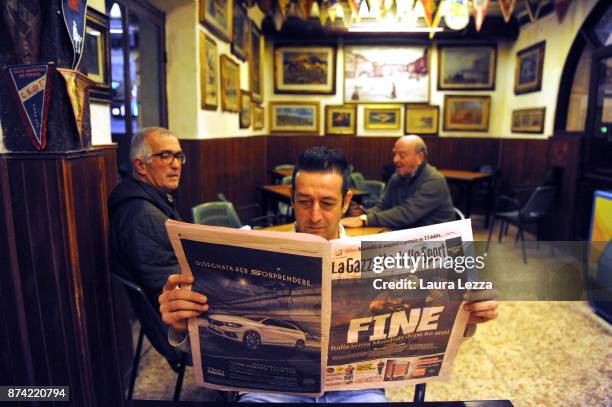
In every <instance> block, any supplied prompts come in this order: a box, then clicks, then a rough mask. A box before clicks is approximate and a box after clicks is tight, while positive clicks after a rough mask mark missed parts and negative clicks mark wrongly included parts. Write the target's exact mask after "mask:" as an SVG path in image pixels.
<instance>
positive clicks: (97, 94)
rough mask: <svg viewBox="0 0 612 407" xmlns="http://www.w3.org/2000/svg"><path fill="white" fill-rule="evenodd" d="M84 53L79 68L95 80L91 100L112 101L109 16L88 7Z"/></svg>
mask: <svg viewBox="0 0 612 407" xmlns="http://www.w3.org/2000/svg"><path fill="white" fill-rule="evenodd" d="M83 47H84V54H83V58H82V60H81V63H80V64H79V66H78V68H77V69H78V70H79V71H80V72H81V73H83V74H85V75H86V76H87V77H88V78H89V79H91V80H92V81H94V86H93V87H92V88H91V89H90V91H89V96H90V99H91V100H94V101H100V102H105V103H106V102H110V96H111V94H110V93H111V87H110V37H109V18H108V16H106V15H104V14H102V13H100V12H99V11H97V10H94V9H93V8H91V7H87V15H86V19H85V41H84V44H83Z"/></svg>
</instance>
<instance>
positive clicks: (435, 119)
mask: <svg viewBox="0 0 612 407" xmlns="http://www.w3.org/2000/svg"><path fill="white" fill-rule="evenodd" d="M439 120H440V107H439V106H430V105H406V116H405V119H404V132H405V133H406V134H417V135H422V134H438V123H439Z"/></svg>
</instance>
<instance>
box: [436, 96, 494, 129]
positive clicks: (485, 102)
mask: <svg viewBox="0 0 612 407" xmlns="http://www.w3.org/2000/svg"><path fill="white" fill-rule="evenodd" d="M490 111H491V96H465V95H444V130H448V131H488V130H489V112H490Z"/></svg>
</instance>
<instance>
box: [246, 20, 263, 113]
mask: <svg viewBox="0 0 612 407" xmlns="http://www.w3.org/2000/svg"><path fill="white" fill-rule="evenodd" d="M250 26H251V28H250V29H251V37H250V41H249V42H250V45H249V84H250V91H251V99H253V101H254V102H257V103H261V102H263V83H262V80H263V77H262V72H261V48H262V41H261V33H260V32H259V30H258V29H257V27H256V26H255V24H250Z"/></svg>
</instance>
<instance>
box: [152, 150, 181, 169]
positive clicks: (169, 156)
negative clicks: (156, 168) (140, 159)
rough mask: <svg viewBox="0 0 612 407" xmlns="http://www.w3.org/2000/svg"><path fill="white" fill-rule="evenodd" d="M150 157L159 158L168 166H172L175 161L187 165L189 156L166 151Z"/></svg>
mask: <svg viewBox="0 0 612 407" xmlns="http://www.w3.org/2000/svg"><path fill="white" fill-rule="evenodd" d="M149 157H159V159H160V160H161V161H162V162H163V163H164V164H167V165H172V163H174V160H175V159H176V160H178V162H179V163H181V164H185V163H186V162H187V156H186V155H185V153H184V152H182V151H179V152H178V153H173V152H172V151H168V150H164V151H162V152H160V153H155V154H151V155H150V156H149Z"/></svg>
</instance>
